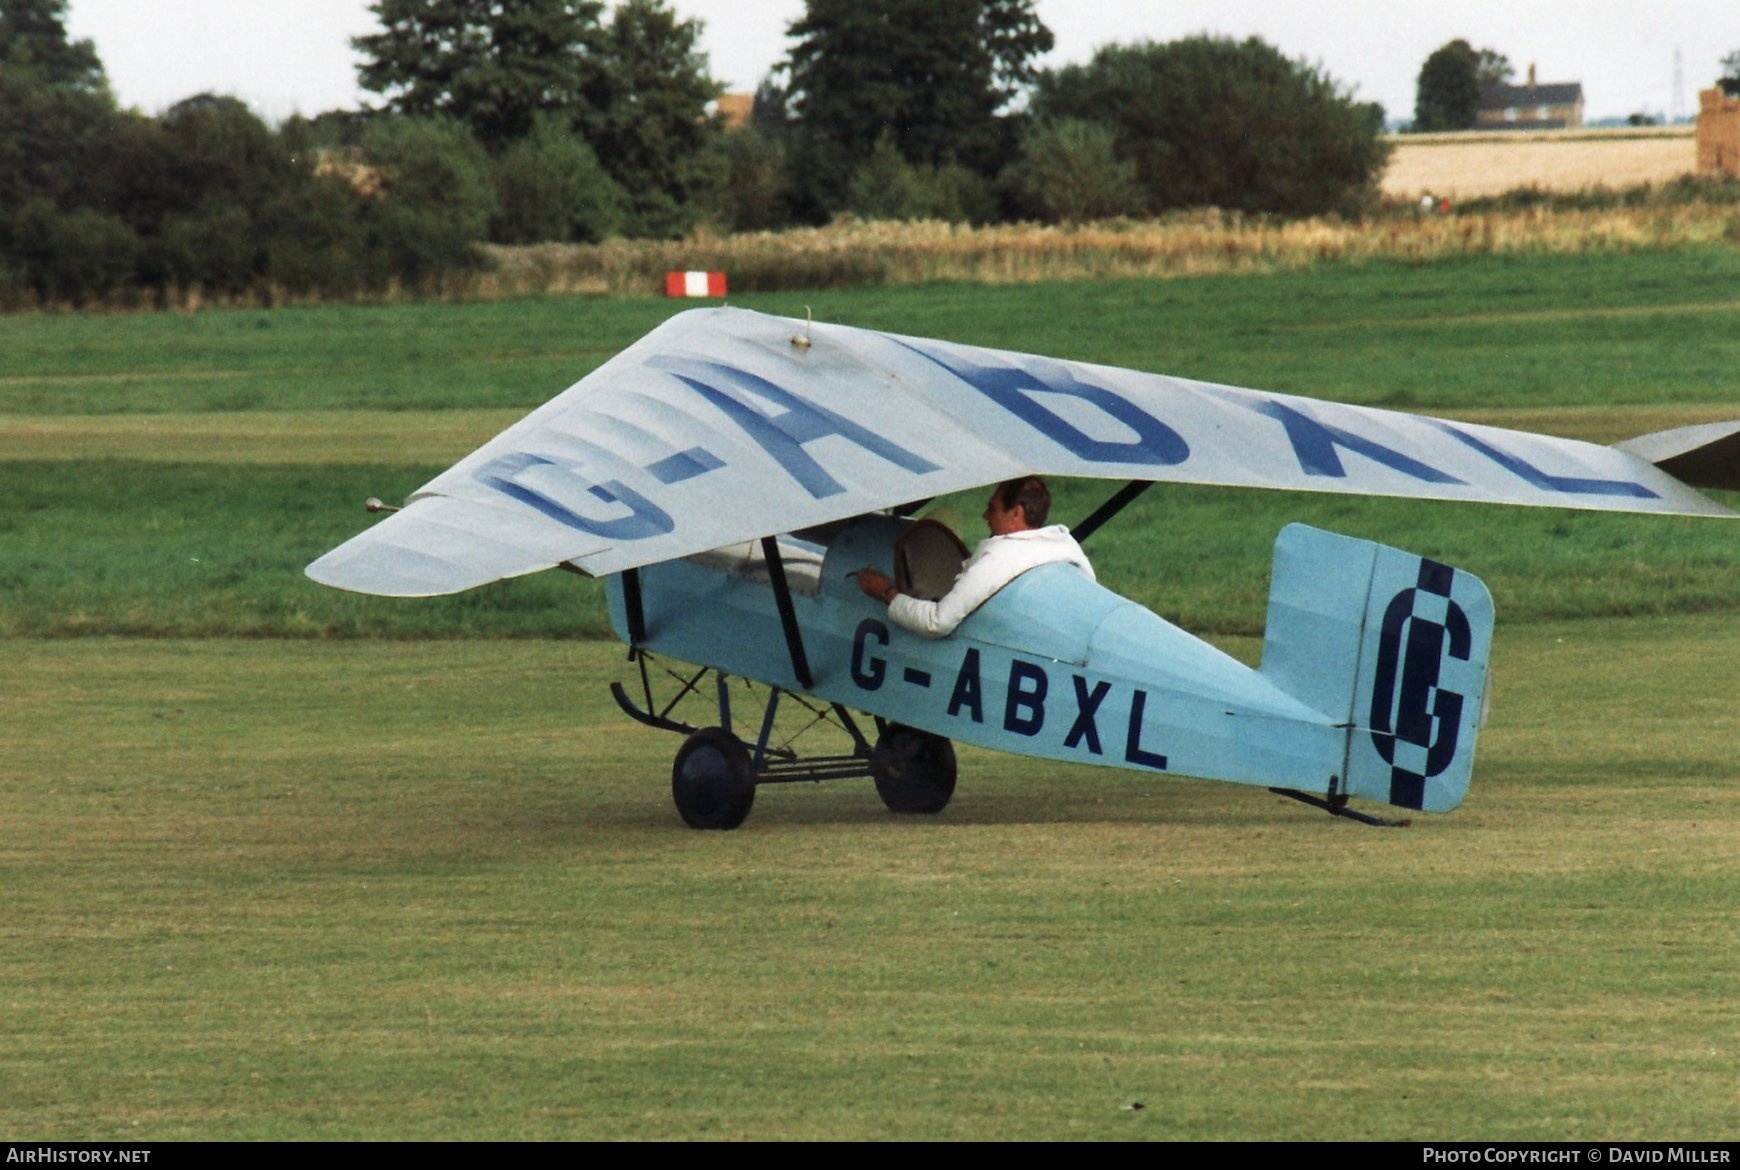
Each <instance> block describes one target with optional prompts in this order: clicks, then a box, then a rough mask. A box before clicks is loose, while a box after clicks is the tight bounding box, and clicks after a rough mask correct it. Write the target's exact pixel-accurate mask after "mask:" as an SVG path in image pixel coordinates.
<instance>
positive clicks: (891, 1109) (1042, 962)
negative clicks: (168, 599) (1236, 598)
mask: <svg viewBox="0 0 1740 1170" xmlns="http://www.w3.org/2000/svg"><path fill="white" fill-rule="evenodd" d="M1495 659H1496V661H1497V662H1498V664H1499V665H1498V701H1497V704H1496V706H1495V708H1494V719H1493V723H1492V725H1491V726H1490V728H1489V729H1488V731H1487V733H1486V737H1485V739H1484V740H1483V741H1482V753H1483V755H1482V760H1481V764H1480V767H1479V769H1478V770H1477V775H1476V781H1475V786H1474V790H1473V792H1472V795H1471V797H1470V800H1469V802H1468V803H1467V804H1466V805H1465V806H1464V808H1463V809H1461V810H1460V811H1458V812H1456V813H1454V814H1452V815H1449V816H1446V817H1439V818H1430V819H1427V820H1423V821H1420V822H1418V823H1416V824H1415V826H1414V827H1412V828H1409V829H1406V830H1375V829H1368V828H1365V827H1362V826H1356V825H1352V824H1350V823H1347V822H1336V821H1332V820H1330V819H1328V818H1325V817H1323V816H1321V815H1320V814H1317V813H1314V812H1312V811H1311V810H1308V809H1305V808H1303V807H1302V806H1299V805H1295V804H1293V803H1291V802H1288V801H1283V800H1281V799H1279V798H1276V797H1271V796H1269V795H1268V794H1266V793H1262V792H1260V791H1253V790H1249V789H1236V788H1233V787H1231V786H1225V785H1212V784H1202V783H1194V782H1188V781H1146V780H1140V779H1137V778H1134V777H1128V776H1124V775H1121V774H1117V773H1108V772H1103V771H1100V770H1097V769H1094V770H1090V769H1085V768H1065V767H1060V766H1056V765H1045V764H1036V763H1034V762H1031V761H1024V760H1018V759H1014V758H1011V757H1002V756H991V755H988V754H986V753H982V752H976V751H969V752H966V753H964V756H963V773H962V781H961V789H960V792H959V794H958V795H957V798H956V801H955V803H954V805H953V806H952V807H951V808H950V809H949V810H948V811H947V812H945V813H944V814H943V815H941V816H940V817H938V818H936V819H934V820H930V819H904V820H902V819H895V818H891V817H890V816H889V815H888V814H887V813H886V812H884V811H883V809H882V807H881V805H880V803H879V802H878V801H877V799H876V796H875V795H874V793H873V792H871V791H870V789H869V786H868V785H866V784H862V783H857V784H842V785H833V786H823V787H821V788H819V789H811V788H809V787H807V786H795V787H788V788H777V789H772V790H769V791H766V792H764V793H762V794H761V796H760V798H759V799H758V801H757V804H756V809H755V813H754V815H753V816H752V817H751V818H750V821H749V823H748V824H747V825H746V826H745V827H744V828H743V829H742V830H740V831H738V832H736V833H730V834H706V833H694V832H691V831H689V830H687V829H684V828H683V827H682V826H681V825H680V824H679V823H678V821H677V819H676V817H675V815H674V813H673V812H672V811H671V809H670V807H669V803H668V794H667V791H666V788H667V785H666V782H665V779H664V778H665V777H666V776H667V775H668V766H669V765H668V760H669V752H670V750H671V748H672V743H671V742H669V741H668V740H667V739H666V738H665V737H663V736H662V735H660V734H658V733H656V732H652V731H650V730H647V729H644V728H639V727H635V726H630V725H627V724H626V723H625V722H624V721H623V720H622V719H621V718H620V716H618V715H616V714H614V713H613V712H612V711H611V710H608V709H607V700H606V698H605V696H604V695H603V693H602V691H603V688H602V685H601V683H602V679H603V678H607V677H611V676H612V675H613V674H615V673H616V672H617V671H618V670H619V669H620V653H619V651H618V650H616V649H613V648H610V647H607V646H605V645H603V644H597V643H594V644H584V643H568V644H557V643H550V642H512V643H499V642H490V641H469V642H448V643H415V644H413V643H402V644H400V643H382V642H359V643H348V644H333V643H318V642H283V641H278V642H247V641H236V640H215V641H195V642H182V641H153V640H119V641H113V640H106V639H85V640H76V641H51V642H37V641H23V642H17V641H15V642H12V643H10V644H9V645H8V647H7V654H6V655H5V658H4V662H3V665H0V681H3V686H0V695H3V696H4V698H3V699H0V710H3V713H4V719H3V720H0V727H3V728H4V731H3V732H0V776H3V778H4V784H3V785H0V816H3V818H4V823H5V824H6V826H7V833H6V842H5V844H4V846H3V847H0V874H3V875H4V883H5V889H6V894H7V909H6V912H5V915H4V917H3V918H0V922H3V923H4V935H5V937H4V946H3V947H0V1033H3V1034H4V1037H5V1040H4V1045H3V1052H4V1055H3V1056H0V1062H3V1065H4V1070H5V1072H4V1078H5V1083H6V1086H7V1091H6V1095H5V1100H4V1103H3V1104H0V1117H3V1118H4V1121H5V1123H6V1128H7V1130H8V1132H9V1133H12V1134H15V1135H19V1137H20V1139H22V1138H24V1137H30V1138H42V1137H49V1136H54V1137H60V1138H89V1139H97V1140H120V1141H129V1142H140V1141H146V1140H154V1139H171V1138H249V1139H251V1138H286V1137H321V1138H359V1137H361V1138H380V1137H399V1138H455V1137H465V1138H595V1137H637V1138H682V1137H730V1138H769V1137H786V1138H816V1137H830V1138H954V1137H959V1138H992V1139H996V1138H1072V1137H1073V1138H1231V1137H1240V1138H1343V1139H1346V1138H1375V1139H1421V1138H1427V1137H1436V1138H1451V1137H1461V1138H1475V1137H1479V1138H1501V1137H1503V1138H1519V1139H1527V1138H1538V1139H1547V1138H1559V1139H1563V1138H1570V1137H1580V1138H1586V1139H1589V1140H1619V1139H1644V1138H1657V1139H1667V1138H1688V1137H1701V1138H1706V1139H1717V1138H1727V1137H1730V1136H1731V1135H1732V1134H1733V1132H1734V1128H1735V1125H1736V1124H1737V1123H1740V1100H1737V1099H1736V1084H1735V1079H1734V1067H1735V1061H1736V1059H1737V1057H1740V1050H1737V1045H1740V1028H1737V1022H1740V1021H1737V1020H1736V1014H1735V1007H1734V1003H1735V991H1736V987H1735V974H1734V956H1735V954H1736V948H1737V947H1740V922H1737V919H1736V916H1735V914H1734V906H1735V904H1736V900H1737V898H1740V874H1737V872H1736V870H1735V867H1734V864H1733V859H1734V857H1735V855H1736V850H1737V849H1740V803H1737V797H1736V790H1735V787H1734V785H1733V763H1732V745H1733V743H1734V741H1735V737H1736V735H1737V734H1740V715H1736V713H1735V710H1734V707H1733V704H1732V703H1731V702H1729V701H1728V696H1730V695H1732V693H1733V691H1734V688H1735V686H1736V685H1737V684H1740V665H1737V664H1740V615H1735V614H1726V615H1722V616H1721V617H1719V618H1709V619H1706V618H1696V619H1693V618H1675V619H1665V620H1622V621H1601V622H1576V623H1546V624H1532V625H1528V626H1523V627H1512V628H1508V629H1505V630H1503V631H1502V633H1501V636H1500V639H1499V644H1498V646H1497V649H1496V653H1495ZM1138 1105H1140V1106H1141V1108H1140V1109H1137V1108H1136V1106H1138Z"/></svg>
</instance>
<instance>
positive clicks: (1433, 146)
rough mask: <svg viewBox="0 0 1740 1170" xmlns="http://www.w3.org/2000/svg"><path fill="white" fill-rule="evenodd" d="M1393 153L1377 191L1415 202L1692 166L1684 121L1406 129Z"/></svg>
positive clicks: (1616, 182)
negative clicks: (1650, 126)
mask: <svg viewBox="0 0 1740 1170" xmlns="http://www.w3.org/2000/svg"><path fill="white" fill-rule="evenodd" d="M1390 141H1391V142H1392V143H1393V144H1394V146H1395V153H1394V154H1392V155H1391V156H1390V165H1389V169H1388V170H1387V171H1385V172H1384V179H1383V193H1384V194H1385V195H1386V196H1390V197H1392V198H1398V199H1418V198H1419V197H1420V196H1421V195H1423V194H1425V193H1427V192H1430V193H1432V194H1434V195H1438V196H1441V197H1446V198H1449V199H1451V200H1452V201H1454V200H1457V199H1476V198H1480V197H1483V196H1489V195H1502V194H1504V193H1505V192H1506V191H1514V190H1516V189H1517V188H1518V187H1530V186H1533V187H1539V188H1541V189H1542V190H1547V191H1582V190H1587V189H1588V188H1591V187H1614V188H1618V187H1634V186H1637V185H1639V184H1641V183H1662V182H1667V181H1669V180H1672V179H1677V178H1679V177H1680V176H1681V175H1689V174H1691V173H1692V172H1693V171H1694V170H1696V169H1697V161H1698V151H1697V143H1696V139H1695V138H1694V137H1693V133H1692V128H1691V127H1689V126H1683V127H1682V126H1674V127H1668V128H1663V129H1654V130H1569V131H1541V132H1519V133H1513V134H1480V133H1468V134H1409V135H1398V136H1396V137H1393V138H1391V139H1390Z"/></svg>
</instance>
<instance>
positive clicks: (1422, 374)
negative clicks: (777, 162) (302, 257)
mask: <svg viewBox="0 0 1740 1170" xmlns="http://www.w3.org/2000/svg"><path fill="white" fill-rule="evenodd" d="M1737 290H1740V254H1736V253H1730V252H1724V251H1707V252H1702V253H1690V252H1687V253H1678V254H1672V255H1646V256H1635V257H1624V258H1615V257H1603V256H1576V257H1558V258H1535V259H1531V260H1526V261H1525V260H1503V261H1492V262H1489V263H1486V264H1472V263H1456V264H1447V265H1440V266H1429V267H1419V268H1406V267H1399V266H1393V265H1373V266H1366V267H1354V268H1341V269H1335V270H1332V271H1323V272H1318V273H1313V274H1281V275H1275V276H1266V277H1248V278H1239V279H1214V280H1209V279H1203V280H1184V281H1170V282H1135V281H1124V282H1108V283H1105V284H1055V285H1045V286H1038V287H1026V288H1013V287H969V286H960V285H935V286H925V287H900V288H888V289H881V290H874V291H866V292H857V293H822V294H817V295H816V296H814V297H812V298H806V299H807V300H809V301H810V302H812V304H811V307H812V308H813V310H814V312H815V313H816V315H817V316H818V317H819V318H822V319H834V320H841V321H845V322H848V323H852V324H858V325H864V326H868V327H873V328H884V329H892V330H900V331H909V332H922V333H927V334H934V335H939V336H945V337H952V338H957V339H961V340H967V341H973V342H979V343H983V344H988V345H994V346H1001V347H1009V348H1018V349H1027V350H1037V351H1040V352H1047V353H1053V354H1059V355H1065V356H1072V357H1079V358H1084V359H1087V360H1093V361H1101V362H1107V363H1112V364H1119V365H1127V366H1133V367H1137V368H1145V369H1154V370H1162V371H1166V372H1171V373H1177V374H1183V375H1187V376H1193V377H1199V378H1206V379H1211V380H1219V381H1227V382H1233V383H1240V384H1245V385H1254V386H1259V387H1264V388H1268V389H1277V390H1285V391H1291V392H1296V393H1304V394H1313V395H1319V396H1324V397H1331V398H1337V399H1342V400H1348V401H1359V402H1367V403H1375V404H1380V405H1388V406H1401V407H1409V408H1414V409H1422V410H1427V411H1431V412H1436V413H1443V414H1448V415H1452V416H1454V417H1459V418H1470V419H1474V420H1477V421H1484V422H1494V423H1497V424H1499V425H1515V426H1521V427H1524V428H1526V429H1535V428H1539V429H1543V430H1546V431H1549V432H1552V433H1561V434H1571V435H1575V436H1577V437H1581V438H1588V439H1594V440H1596V441H1602V442H1607V441H1612V440H1614V439H1617V438H1620V437H1623V436H1625V435H1628V434H1635V433H1642V432H1644V431H1648V430H1655V429H1661V428H1665V427H1670V426H1680V425H1685V424H1688V423H1692V422H1699V421H1708V420H1711V419H1717V418H1725V417H1730V416H1734V415H1737V414H1740V393H1737V392H1736V390H1735V388H1734V385H1733V382H1732V380H1731V379H1732V371H1733V370H1734V369H1736V368H1740V292H1737ZM744 301H745V303H747V304H749V305H752V306H754V307H759V308H764V309H767V310H769V311H774V312H782V313H791V314H798V315H801V314H802V312H803V308H804V305H803V302H801V301H799V300H798V299H796V298H791V297H778V296H768V297H759V298H756V297H751V298H744ZM679 308H680V306H679V305H675V304H671V303H664V302H652V301H639V302H611V301H579V300H545V301H528V302H521V303H519V304H515V305H504V304H485V305H468V306H449V305H428V306H389V307H376V308H341V309H331V310H320V311H315V310H288V311H283V312H279V313H275V314H267V313H256V312H240V313H233V314H225V313H212V314H206V315H201V316H156V317H107V318H98V317H31V318H21V317H20V318H0V352H4V353H5V354H6V355H7V356H6V366H5V372H4V374H0V492H4V496H3V498H4V499H6V500H7V501H8V507H7V508H6V509H5V510H4V511H3V512H0V634H13V635H19V634H28V635H51V636H66V635H90V634H139V635H147V634H163V635H173V636H207V635H224V634H243V635H269V636H335V637H349V636H362V635H384V636H436V637H455V636H503V635H506V636H556V637H575V636H579V637H596V636H602V635H603V634H604V633H605V622H604V618H603V611H602V603H601V596H600V591H599V589H598V587H597V586H596V585H595V584H591V583H588V582H582V581H578V580H576V579H574V578H571V577H566V576H556V575H550V574H545V575H541V576H538V577H534V578H531V579H527V580H523V581H515V582H508V583H504V584H502V585H498V586H493V587H490V588H488V589H484V590H480V591H476V592H473V593H468V594H465V595H462V596H460V597H457V598H449V599H440V600H435V601H428V602H395V601H384V600H380V599H373V598H361V597H354V596H350V595H346V594H341V593H336V592H333V591H330V590H324V589H319V588H317V587H314V586H312V585H310V584H309V583H308V582H307V581H306V579H305V578H304V577H303V576H302V575H301V569H302V566H303V565H305V564H306V563H307V562H308V561H310V560H312V559H313V558H315V557H316V556H318V555H320V554H321V553H322V552H324V551H326V550H327V549H328V548H331V547H333V546H334V545H336V544H338V543H340V542H341V541H342V540H344V539H345V538H347V537H348V536H350V535H351V534H353V533H354V532H356V531H359V530H360V529H362V528H363V527H364V526H366V524H367V523H368V522H369V521H368V519H367V518H366V517H365V516H364V515H363V514H362V513H361V511H360V507H359V505H360V503H361V501H362V500H363V499H364V498H366V497H368V496H371V495H376V496H380V497H382V498H384V499H388V500H397V499H401V498H403V497H404V496H405V495H406V494H408V493H409V492H410V491H412V490H414V489H415V488H416V487H417V486H418V485H420V484H421V483H423V482H425V481H426V480H427V479H428V478H430V477H431V476H433V475H434V474H435V473H436V472H437V471H439V470H440V469H441V468H442V467H443V466H445V465H446V464H447V463H449V462H451V461H453V460H456V459H458V458H459V457H460V456H462V455H463V454H465V453H466V452H467V451H469V450H471V449H472V448H473V447H475V446H476V445H478V444H479V443H481V442H482V441H484V440H485V439H487V438H488V437H489V436H490V435H491V434H493V433H494V432H495V431H496V430H498V429H500V428H501V427H502V426H504V425H506V424H507V423H508V422H510V421H512V420H513V419H514V418H516V417H517V416H518V414H519V413H520V411H522V410H524V409H527V408H529V407H531V406H533V405H535V404H536V403H538V402H540V401H542V400H543V399H545V398H546V397H548V396H550V395H551V394H553V393H555V392H557V391H559V390H560V389H561V388H563V387H564V386H566V385H567V384H569V383H570V382H571V381H573V380H574V379H576V378H577V377H579V376H580V375H581V374H582V373H584V372H586V371H587V370H589V369H591V368H593V367H594V366H595V365H596V363H597V362H598V361H599V360H602V358H603V357H604V356H607V355H608V354H609V353H612V352H614V351H615V349H616V348H619V347H620V346H622V345H625V344H627V343H628V341H630V340H632V339H633V338H634V337H636V336H638V335H639V334H640V333H641V332H643V331H644V330H645V329H647V328H650V327H651V326H652V325H654V324H656V323H657V322H658V321H659V320H662V319H663V318H664V317H665V316H667V315H668V314H670V313H672V312H675V311H678V310H679ZM267 385H270V386H271V387H272V393H271V394H270V396H269V397H266V396H263V394H262V392H261V391H262V387H264V386H267ZM1109 490H1110V485H1098V484H1084V485H1063V487H1062V491H1061V503H1060V507H1059V517H1060V518H1061V519H1065V520H1075V519H1079V518H1080V517H1082V516H1085V515H1086V514H1087V512H1088V511H1089V510H1091V508H1092V507H1093V505H1094V504H1095V503H1096V502H1097V501H1098V499H1099V498H1101V497H1102V496H1103V495H1104V493H1106V492H1107V491H1109ZM958 505H959V506H958V510H959V512H960V514H961V515H962V516H963V517H964V518H965V521H966V527H967V530H968V531H969V532H972V531H976V517H977V516H978V513H979V510H980V505H979V503H978V501H976V500H964V501H960V502H958ZM1293 519H1302V520H1306V521H1308V522H1311V523H1315V524H1318V525H1319V526H1322V527H1328V528H1333V529H1337V530H1341V531H1348V532H1352V533H1355V534H1358V535H1364V536H1370V537H1373V538H1377V539H1383V540H1386V541H1388V542H1391V543H1396V544H1401V545H1403V546H1405V547H1408V548H1410V549H1413V550H1415V551H1419V552H1422V553H1427V554H1430V555H1433V556H1439V557H1442V558H1444V559H1446V560H1449V561H1450V562H1451V563H1454V564H1458V565H1462V566H1464V567H1466V568H1468V569H1470V570H1472V571H1474V572H1477V573H1479V574H1481V575H1482V576H1484V577H1486V578H1487V580H1488V582H1489V584H1490V585H1491V586H1492V587H1493V589H1494V592H1495V594H1496V596H1497V598H1498V601H1499V606H1500V613H1501V615H1502V616H1503V618H1504V619H1505V620H1518V619H1528V618H1536V617H1552V616H1575V615H1578V614H1584V613H1593V614H1636V613H1661V612H1674V611H1705V610H1710V609H1715V608H1724V607H1733V606H1735V605H1737V604H1740V577H1737V576H1736V575H1735V574H1733V573H1732V571H1731V566H1732V563H1733V556H1734V550H1735V543H1734V541H1735V534H1734V533H1733V532H1731V531H1730V530H1729V529H1728V528H1727V527H1726V526H1725V525H1723V524H1720V523H1712V522H1699V521H1680V520H1653V519H1640V518H1626V517H1617V516H1600V515H1589V514H1572V513H1560V512H1536V511H1528V510H1507V509H1497V508H1487V507H1456V506H1445V505H1428V504H1411V503H1404V502H1395V501H1366V500H1357V499H1343V498H1335V497H1311V496H1298V495H1275V494H1270V493H1262V492H1228V491H1217V490H1197V489H1191V488H1185V487H1161V488H1157V489H1155V490H1154V491H1153V492H1151V493H1150V494H1149V496H1148V497H1147V498H1145V499H1144V500H1143V501H1142V502H1141V503H1139V504H1138V505H1137V506H1136V508H1135V509H1134V510H1133V511H1132V513H1131V514H1130V515H1129V516H1128V517H1126V518H1125V519H1124V521H1122V522H1120V523H1118V524H1116V525H1114V526H1112V527H1111V528H1109V529H1107V530H1106V531H1105V532H1104V533H1102V534H1101V535H1100V536H1099V537H1097V538H1096V540H1095V543H1094V546H1093V549H1092V552H1093V555H1094V557H1095V559H1096V562H1097V563H1098V564H1099V565H1100V567H1101V573H1102V576H1103V577H1104V578H1105V579H1106V580H1107V581H1108V583H1110V584H1112V585H1113V586H1114V587H1116V588H1119V589H1121V590H1124V591H1126V592H1128V593H1129V594H1130V595H1132V596H1134V597H1136V598H1137V599H1138V600H1140V601H1142V602H1144V603H1145V604H1148V605H1150V606H1151V607H1153V608H1155V609H1156V610H1158V611H1159V612H1161V613H1163V614H1166V615H1167V616H1169V617H1172V618H1174V619H1175V620H1180V621H1182V622H1183V623H1184V624H1185V625H1187V626H1189V627H1190V628H1200V629H1205V630H1211V631H1219V632H1242V633H1251V632H1255V631H1256V630H1257V629H1259V628H1260V625H1261V622H1262V617H1263V608H1264V595H1265V591H1266V588H1267V583H1266V572H1267V568H1268V559H1269V554H1268V549H1269V545H1270V542H1271V541H1272V539H1273V536H1274V533H1275V531H1276V530H1278V529H1279V528H1280V527H1281V526H1282V525H1283V524H1285V523H1286V522H1287V521H1289V520H1293Z"/></svg>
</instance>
